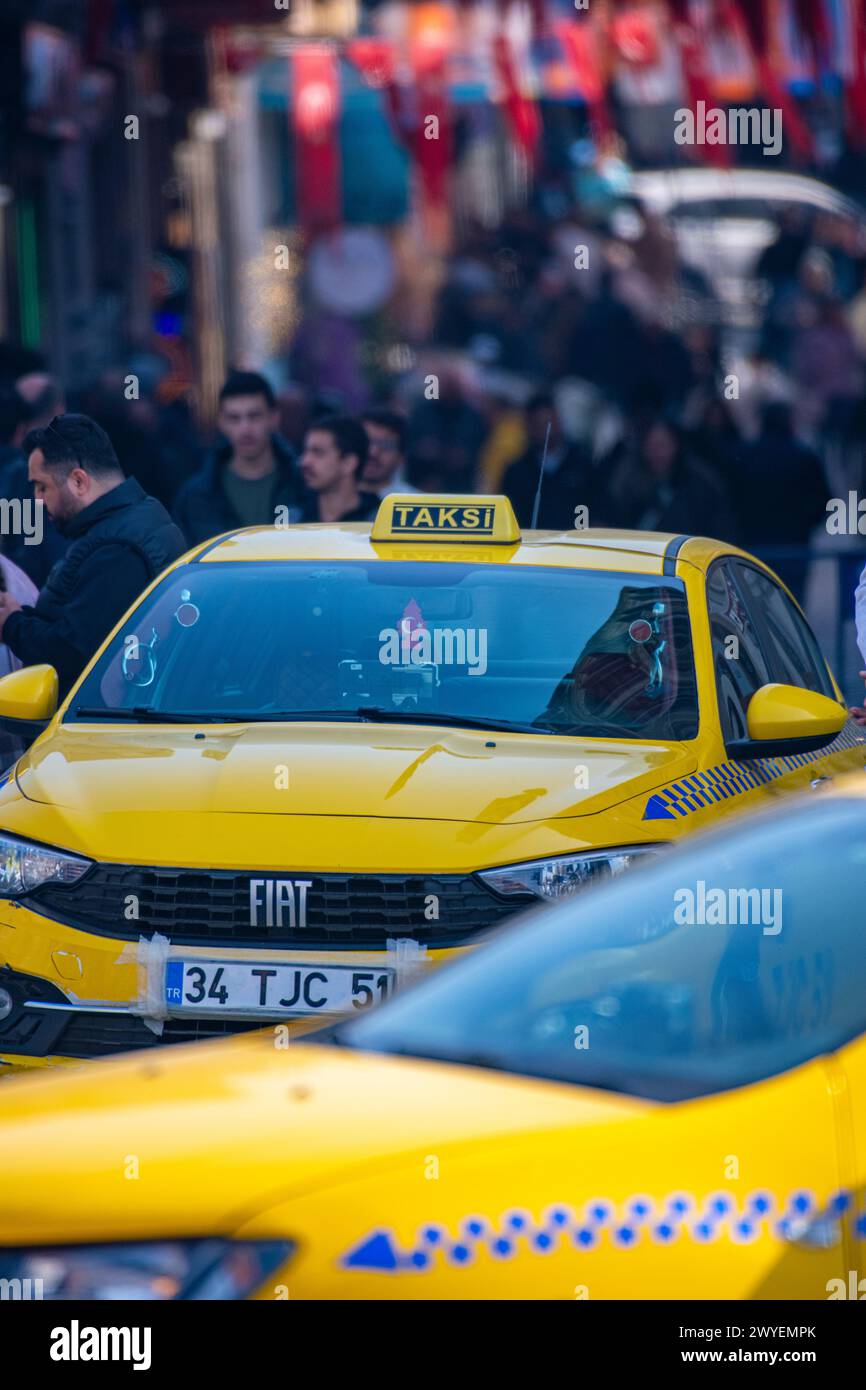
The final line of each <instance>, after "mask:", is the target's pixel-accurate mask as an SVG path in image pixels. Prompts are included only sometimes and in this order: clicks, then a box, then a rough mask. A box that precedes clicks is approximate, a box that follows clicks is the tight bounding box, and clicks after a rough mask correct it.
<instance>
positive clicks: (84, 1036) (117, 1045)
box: [56, 1011, 273, 1058]
mask: <svg viewBox="0 0 866 1390" xmlns="http://www.w3.org/2000/svg"><path fill="white" fill-rule="evenodd" d="M268 1026H270V1027H271V1028H273V1024H272V1023H271V1024H270V1025H269V1024H268V1023H267V1022H266V1021H265V1020H262V1021H261V1022H259V1023H243V1022H240V1021H239V1020H238V1019H230V1018H226V1019H222V1018H167V1019H165V1020H164V1023H163V1029H162V1032H161V1033H155V1032H154V1031H153V1029H152V1028H148V1026H147V1024H146V1023H145V1022H144V1020H143V1019H141V1018H136V1017H135V1016H134V1015H132V1014H101V1013H97V1012H94V1013H85V1012H83V1011H82V1012H81V1013H74V1014H73V1015H72V1017H71V1018H70V1020H69V1022H68V1023H67V1025H66V1027H65V1028H64V1029H63V1032H62V1033H61V1035H60V1038H59V1041H58V1042H57V1044H56V1047H57V1052H58V1053H59V1054H60V1055H61V1056H63V1057H85V1058H89V1057H109V1056H111V1054H112V1053H114V1052H126V1051H134V1050H135V1049H137V1048H140V1047H161V1046H162V1045H163V1044H164V1043H185V1042H204V1041H206V1040H207V1039H208V1038H228V1037H231V1036H232V1035H233V1034H235V1033H249V1032H251V1031H252V1030H253V1029H255V1028H266V1027H268Z"/></svg>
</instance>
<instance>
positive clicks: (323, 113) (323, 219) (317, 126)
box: [289, 45, 342, 232]
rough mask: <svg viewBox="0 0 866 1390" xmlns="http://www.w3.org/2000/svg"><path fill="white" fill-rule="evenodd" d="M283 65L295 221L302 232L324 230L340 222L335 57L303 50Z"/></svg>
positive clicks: (327, 50) (307, 48)
mask: <svg viewBox="0 0 866 1390" xmlns="http://www.w3.org/2000/svg"><path fill="white" fill-rule="evenodd" d="M289 62H290V63H292V65H293V71H294V96H293V101H292V120H293V124H294V131H295V150H296V186H297V195H298V217H299V221H300V223H301V226H302V227H304V228H305V229H306V230H307V231H312V232H318V231H324V230H326V229H328V228H330V227H334V226H336V225H338V223H339V222H340V221H341V219H342V197H341V193H340V139H339V123H340V79H339V69H338V66H337V55H336V53H335V52H334V50H333V49H331V48H327V47H325V46H324V45H321V46H304V47H300V48H298V49H296V50H295V51H294V53H292V55H291V56H290V58H289Z"/></svg>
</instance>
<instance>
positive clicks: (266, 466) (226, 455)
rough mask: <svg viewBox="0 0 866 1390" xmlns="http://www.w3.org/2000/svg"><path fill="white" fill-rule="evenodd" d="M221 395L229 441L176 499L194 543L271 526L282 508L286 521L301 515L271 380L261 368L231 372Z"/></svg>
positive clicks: (178, 517)
mask: <svg viewBox="0 0 866 1390" xmlns="http://www.w3.org/2000/svg"><path fill="white" fill-rule="evenodd" d="M219 399H220V405H219V414H218V415H217V424H218V425H219V429H220V433H221V434H222V436H223V438H224V441H225V442H224V443H223V444H221V445H219V446H218V447H217V448H216V449H215V450H214V452H213V453H212V454H211V456H210V458H208V459H207V460H206V462H205V464H204V465H203V467H202V468H200V469H199V471H198V472H197V473H194V474H193V476H192V477H191V478H190V479H189V480H188V481H187V482H186V483H185V484H184V485H183V487H182V488H181V489H180V491H179V493H178V495H177V497H176V498H175V503H174V519H175V521H176V522H177V524H178V526H179V527H180V528H181V530H182V531H183V533H184V535H185V536H186V538H187V540H188V542H189V544H190V545H198V543H199V542H200V541H206V540H210V538H211V536H218V535H220V534H221V533H222V532H224V531H236V530H238V529H239V528H240V527H242V526H273V525H274V522H275V520H276V518H277V515H278V514H279V516H280V518H281V522H282V523H285V522H286V521H297V520H299V518H300V508H301V501H302V492H303V489H302V487H301V483H300V479H299V477H298V470H297V466H296V464H295V459H294V455H293V454H292V451H291V449H290V447H289V445H288V444H287V442H286V441H285V440H284V439H282V438H281V436H280V435H279V434H278V433H277V425H278V422H279V416H278V412H277V403H276V400H275V398H274V393H273V390H272V389H271V386H270V383H269V382H267V381H266V380H265V378H264V377H263V376H259V374H258V372H232V373H231V375H230V376H229V378H228V380H227V381H226V383H225V385H224V386H223V388H222V390H221V391H220V397H219ZM278 509H279V513H278Z"/></svg>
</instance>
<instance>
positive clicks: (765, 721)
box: [0, 681, 848, 760]
mask: <svg viewBox="0 0 866 1390" xmlns="http://www.w3.org/2000/svg"><path fill="white" fill-rule="evenodd" d="M2 684H3V683H2V681H0V689H2ZM847 718H848V711H847V710H846V708H845V706H844V705H840V704H839V702H838V701H837V700H831V699H830V698H829V696H827V695H818V694H816V692H815V691H814V690H801V689H800V687H799V686H797V685H779V684H773V685H762V686H761V688H760V690H756V691H755V693H754V695H753V696H752V698H751V700H750V701H749V706H748V709H747V710H746V722H747V725H748V730H749V736H748V738H743V739H734V740H732V741H731V742H730V743H728V744H727V751H728V756H729V757H731V758H736V759H739V760H742V759H745V758H787V757H793V756H794V755H795V754H797V753H814V752H817V751H818V749H820V748H826V746H827V744H828V743H832V742H833V740H834V738H835V737H836V736H837V734H839V733H840V732H841V730H842V729H843V728H844V727H845V722H846V720H847Z"/></svg>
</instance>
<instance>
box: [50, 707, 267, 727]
mask: <svg viewBox="0 0 866 1390" xmlns="http://www.w3.org/2000/svg"><path fill="white" fill-rule="evenodd" d="M72 712H73V714H75V715H76V716H78V717H79V718H81V719H126V720H129V722H130V723H134V724H146V723H151V724H246V723H248V722H249V720H250V716H249V715H243V714H207V713H201V712H199V713H198V714H195V713H193V714H187V713H180V712H179V711H178V710H170V709H153V708H152V707H151V706H150V705H134V706H133V707H132V708H131V709H97V708H96V706H93V707H92V708H91V707H89V706H85V705H76V706H75V709H74V710H73V711H72Z"/></svg>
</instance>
